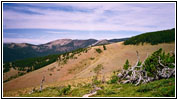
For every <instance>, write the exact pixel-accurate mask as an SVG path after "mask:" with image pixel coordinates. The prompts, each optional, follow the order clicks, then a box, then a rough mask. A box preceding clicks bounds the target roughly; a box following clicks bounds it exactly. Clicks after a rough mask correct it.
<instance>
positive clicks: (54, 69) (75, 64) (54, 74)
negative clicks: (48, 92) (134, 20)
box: [3, 42, 175, 93]
mask: <svg viewBox="0 0 178 100" xmlns="http://www.w3.org/2000/svg"><path fill="white" fill-rule="evenodd" d="M174 45H175V44H174V43H169V44H166V43H164V44H159V45H150V44H144V46H142V45H138V46H135V45H129V46H127V45H126V46H125V45H123V42H119V43H113V44H109V45H106V48H107V50H103V46H96V47H92V48H91V49H89V50H88V52H87V53H81V54H80V55H77V59H69V61H68V62H67V63H66V64H64V65H58V62H54V63H52V64H50V65H47V66H46V67H43V68H41V69H38V70H36V71H33V72H30V73H27V74H25V75H23V76H21V77H19V78H16V79H13V80H11V81H9V82H7V83H4V84H3V85H4V86H3V87H4V88H3V89H4V91H10V90H11V91H12V90H18V89H23V88H30V87H38V86H39V85H40V81H41V79H42V77H43V76H45V77H46V81H45V84H46V85H47V86H48V85H49V84H54V83H63V82H65V81H66V80H71V79H86V78H90V77H92V76H93V75H95V74H94V72H93V69H94V68H95V67H96V66H97V65H99V64H102V65H103V67H104V69H103V70H102V72H101V73H102V75H103V74H106V75H107V74H110V73H112V72H113V71H114V70H122V66H123V65H124V63H125V61H126V59H128V60H129V61H130V63H131V65H133V64H134V63H135V61H136V59H137V58H136V51H138V52H139V54H140V57H141V60H143V59H144V58H145V57H146V54H147V53H148V54H151V53H152V52H154V51H156V50H157V49H159V48H163V50H164V51H166V52H167V53H168V52H174ZM96 48H100V49H101V50H102V53H100V54H99V53H97V52H96V50H95V49H96ZM91 58H94V60H91ZM4 93H6V92H4Z"/></svg>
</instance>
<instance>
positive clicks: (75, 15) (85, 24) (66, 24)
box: [3, 3, 175, 31]
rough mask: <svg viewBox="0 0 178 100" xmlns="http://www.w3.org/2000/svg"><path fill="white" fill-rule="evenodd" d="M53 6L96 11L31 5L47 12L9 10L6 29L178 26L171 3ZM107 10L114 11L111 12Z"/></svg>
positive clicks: (39, 10)
mask: <svg viewBox="0 0 178 100" xmlns="http://www.w3.org/2000/svg"><path fill="white" fill-rule="evenodd" d="M48 5H49V4H40V5H39V6H48ZM51 5H55V6H60V5H68V6H72V7H74V8H77V9H83V10H85V9H86V10H92V11H93V12H67V11H61V10H52V9H39V8H28V10H30V11H35V12H38V13H42V14H43V15H35V14H34V15H30V14H24V13H19V12H14V11H11V10H7V11H4V12H3V17H4V24H5V25H4V26H6V27H4V28H7V29H10V28H44V29H67V30H88V31H92V30H103V31H108V30H110V31H118V30H130V31H154V30H161V29H168V28H173V27H174V26H175V8H174V6H173V5H171V4H158V3H155V4H140V5H139V4H130V3H56V4H51ZM155 8H156V9H155ZM18 9H24V8H18ZM106 11H110V13H108V14H107V13H105V12H106Z"/></svg>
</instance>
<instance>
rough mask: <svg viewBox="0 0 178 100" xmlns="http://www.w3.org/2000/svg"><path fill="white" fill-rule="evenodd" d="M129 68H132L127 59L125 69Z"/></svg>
mask: <svg viewBox="0 0 178 100" xmlns="http://www.w3.org/2000/svg"><path fill="white" fill-rule="evenodd" d="M129 67H130V65H129V60H128V59H127V60H126V62H125V64H124V69H125V70H127V69H128V68H129Z"/></svg>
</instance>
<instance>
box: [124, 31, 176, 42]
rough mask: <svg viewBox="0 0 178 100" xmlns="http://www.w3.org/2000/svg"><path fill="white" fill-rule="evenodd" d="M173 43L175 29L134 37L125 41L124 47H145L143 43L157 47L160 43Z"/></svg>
mask: <svg viewBox="0 0 178 100" xmlns="http://www.w3.org/2000/svg"><path fill="white" fill-rule="evenodd" d="M173 41H175V28H173V29H169V30H162V31H156V32H148V33H143V34H141V35H137V36H133V37H131V38H129V39H128V40H126V41H124V45H139V44H142V45H143V43H150V44H151V45H156V44H159V43H170V42H173Z"/></svg>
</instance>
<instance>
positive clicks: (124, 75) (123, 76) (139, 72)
mask: <svg viewBox="0 0 178 100" xmlns="http://www.w3.org/2000/svg"><path fill="white" fill-rule="evenodd" d="M136 53H137V61H136V64H135V65H134V66H132V67H130V68H128V70H123V71H122V72H121V73H119V74H118V77H119V82H121V83H123V84H125V83H133V84H135V85H136V86H137V85H139V84H141V83H147V82H150V81H153V80H157V79H159V78H169V77H171V76H173V75H174V74H175V68H169V67H168V66H165V65H163V64H162V63H161V59H160V57H159V60H158V63H159V64H160V66H162V67H163V68H162V69H161V68H158V69H157V74H156V75H155V77H148V76H147V72H146V71H145V69H144V68H143V65H144V62H145V60H146V59H147V57H148V54H147V56H146V58H145V59H144V61H143V62H142V63H141V65H139V66H138V63H139V61H140V57H139V54H138V51H136ZM172 65H174V66H175V64H174V63H172ZM129 74H130V75H129Z"/></svg>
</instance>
